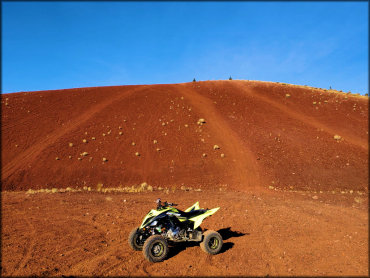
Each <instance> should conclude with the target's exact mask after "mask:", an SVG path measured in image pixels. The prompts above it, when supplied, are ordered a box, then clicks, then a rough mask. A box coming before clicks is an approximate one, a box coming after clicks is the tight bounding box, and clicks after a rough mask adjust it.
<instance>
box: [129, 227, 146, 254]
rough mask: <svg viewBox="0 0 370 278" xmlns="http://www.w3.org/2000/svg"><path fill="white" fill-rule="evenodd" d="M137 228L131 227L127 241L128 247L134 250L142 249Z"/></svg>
mask: <svg viewBox="0 0 370 278" xmlns="http://www.w3.org/2000/svg"><path fill="white" fill-rule="evenodd" d="M138 230H139V229H138V228H135V229H133V230H132V231H131V233H130V235H129V237H128V243H129V245H130V247H131V248H132V249H134V250H135V251H141V250H143V245H144V244H143V243H142V241H141V239H140V234H139V232H138Z"/></svg>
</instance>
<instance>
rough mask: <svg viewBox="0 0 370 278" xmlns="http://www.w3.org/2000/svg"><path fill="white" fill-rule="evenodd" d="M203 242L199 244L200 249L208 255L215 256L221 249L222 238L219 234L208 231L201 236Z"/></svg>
mask: <svg viewBox="0 0 370 278" xmlns="http://www.w3.org/2000/svg"><path fill="white" fill-rule="evenodd" d="M203 236H204V238H203V241H202V242H201V243H200V248H202V250H203V251H204V252H206V253H208V254H211V255H216V254H218V253H219V252H220V251H221V248H222V244H223V241H222V237H221V235H220V234H219V233H217V232H215V231H212V230H208V231H206V232H205V233H204V234H203Z"/></svg>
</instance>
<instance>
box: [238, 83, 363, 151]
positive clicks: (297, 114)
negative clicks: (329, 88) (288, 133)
mask: <svg viewBox="0 0 370 278" xmlns="http://www.w3.org/2000/svg"><path fill="white" fill-rule="evenodd" d="M231 86H233V87H234V88H235V92H238V93H241V92H244V93H246V94H248V95H250V96H252V97H253V98H256V99H258V100H261V101H263V102H264V103H266V104H268V105H271V106H273V107H275V108H277V109H279V110H280V111H281V113H284V114H286V115H287V116H289V117H291V118H292V119H295V120H297V121H300V122H303V123H304V124H306V125H308V126H311V127H313V128H315V129H322V130H323V131H324V132H326V133H328V134H329V135H331V136H334V135H335V134H338V130H335V129H333V128H331V127H330V126H328V125H327V124H324V123H322V122H320V121H318V120H317V119H315V118H313V117H312V116H309V115H305V114H303V113H302V112H301V111H296V110H293V109H290V108H288V107H287V106H286V105H284V104H282V103H281V102H278V101H276V100H274V99H273V98H268V97H265V96H263V95H261V94H258V93H256V92H255V91H254V90H252V89H250V88H247V87H246V86H245V83H244V82H242V81H240V82H233V83H231ZM341 133H342V135H343V137H344V138H345V140H346V141H348V142H350V143H351V144H354V145H356V146H358V147H360V148H362V149H364V150H366V151H368V149H369V144H368V141H367V140H366V138H359V137H356V136H353V135H352V134H349V133H345V134H343V132H341Z"/></svg>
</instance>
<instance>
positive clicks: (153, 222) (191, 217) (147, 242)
mask: <svg viewBox="0 0 370 278" xmlns="http://www.w3.org/2000/svg"><path fill="white" fill-rule="evenodd" d="M156 202H157V209H152V210H151V211H149V212H148V214H147V215H146V216H145V217H144V220H143V222H142V223H141V225H140V227H139V228H135V229H133V230H132V231H131V233H130V236H129V239H128V242H129V245H130V246H131V248H132V249H133V250H136V251H141V250H142V251H143V253H144V257H145V258H146V259H147V260H148V261H150V262H154V263H155V262H160V261H163V260H164V259H165V258H166V257H167V255H168V251H169V249H168V242H184V241H195V242H200V247H201V248H202V250H203V251H204V252H206V253H208V254H211V255H216V254H217V253H219V252H220V250H221V248H222V244H223V241H222V237H221V235H220V234H219V233H218V232H215V231H212V230H207V231H205V232H203V231H202V229H201V228H200V224H201V223H202V221H203V220H204V219H205V218H206V217H208V216H211V215H212V214H214V213H215V212H216V211H218V210H219V208H214V209H201V208H200V207H199V202H196V203H195V204H194V205H192V206H191V207H189V208H187V209H186V210H185V211H181V210H179V209H176V208H174V206H177V204H173V203H167V201H166V202H164V203H162V202H161V199H158V200H157V201H156Z"/></svg>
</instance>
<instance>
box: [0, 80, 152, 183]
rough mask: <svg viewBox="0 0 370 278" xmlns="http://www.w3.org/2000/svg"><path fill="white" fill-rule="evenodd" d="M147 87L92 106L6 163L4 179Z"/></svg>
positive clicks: (3, 171)
mask: <svg viewBox="0 0 370 278" xmlns="http://www.w3.org/2000/svg"><path fill="white" fill-rule="evenodd" d="M145 88H146V86H143V87H139V88H137V89H133V90H130V91H127V92H124V93H122V94H120V93H118V94H117V96H116V97H113V98H110V99H107V100H106V101H104V102H101V103H98V104H96V105H94V106H92V107H91V108H90V109H89V110H87V111H85V112H84V113H83V114H82V115H81V116H79V117H77V118H75V119H74V120H72V121H71V122H69V123H68V124H66V125H64V126H63V128H59V129H57V130H55V131H54V132H53V133H50V134H49V136H48V137H46V138H44V139H41V140H40V141H39V142H38V143H37V144H35V145H32V146H31V147H29V148H28V149H27V150H25V151H24V152H22V154H21V155H19V156H17V157H15V158H14V159H13V160H12V161H10V162H9V163H6V164H5V165H4V166H3V167H2V179H7V178H8V177H9V176H11V175H12V174H13V173H14V172H16V171H17V170H18V169H20V168H22V167H24V166H25V165H27V164H28V163H29V162H30V161H32V160H34V159H35V158H36V157H37V156H38V155H39V154H40V153H41V152H42V151H43V150H45V149H46V148H48V147H49V146H50V145H52V144H53V143H54V142H56V141H57V140H58V139H59V138H60V137H62V136H63V135H65V134H66V133H68V132H71V131H72V130H74V129H75V128H77V127H78V126H80V125H82V124H84V123H85V122H86V121H88V120H89V119H90V118H91V117H93V116H94V115H95V114H97V113H99V112H101V111H102V110H103V109H105V108H106V107H108V106H109V105H111V104H112V103H114V102H116V101H119V100H122V99H124V98H126V97H128V96H130V95H132V94H134V93H136V92H138V91H141V90H144V89H145Z"/></svg>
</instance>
